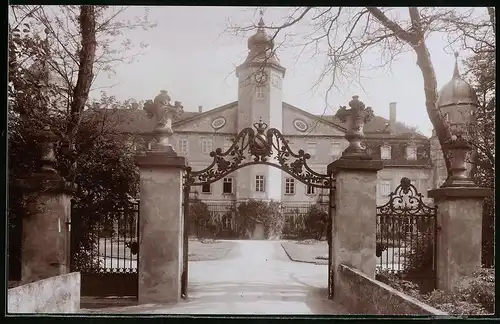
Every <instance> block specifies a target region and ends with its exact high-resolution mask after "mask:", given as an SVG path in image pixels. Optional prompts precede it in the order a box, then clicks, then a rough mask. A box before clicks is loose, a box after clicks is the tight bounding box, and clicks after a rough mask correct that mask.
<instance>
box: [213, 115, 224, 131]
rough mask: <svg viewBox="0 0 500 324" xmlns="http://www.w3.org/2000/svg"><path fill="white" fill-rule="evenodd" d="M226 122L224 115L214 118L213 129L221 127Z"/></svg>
mask: <svg viewBox="0 0 500 324" xmlns="http://www.w3.org/2000/svg"><path fill="white" fill-rule="evenodd" d="M225 124H226V119H225V118H224V117H217V118H215V119H214V120H212V127H213V129H219V128H221V127H222V126H224V125H225Z"/></svg>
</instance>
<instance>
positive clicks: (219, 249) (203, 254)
mask: <svg viewBox="0 0 500 324" xmlns="http://www.w3.org/2000/svg"><path fill="white" fill-rule="evenodd" d="M234 244H235V243H234V242H229V241H208V242H207V243H202V242H200V241H198V240H189V255H188V258H189V261H207V260H218V259H222V258H224V257H226V255H227V254H228V253H229V251H231V249H232V248H233V246H234ZM99 250H100V253H99V254H100V255H101V256H103V255H106V256H107V257H111V256H112V257H113V258H120V259H123V258H125V259H127V260H130V259H131V260H137V255H132V253H131V252H130V249H129V248H127V247H126V246H125V244H124V243H123V242H116V241H114V242H113V244H110V242H109V240H107V241H106V244H104V240H103V239H101V243H100V246H99Z"/></svg>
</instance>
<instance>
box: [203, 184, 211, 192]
mask: <svg viewBox="0 0 500 324" xmlns="http://www.w3.org/2000/svg"><path fill="white" fill-rule="evenodd" d="M201 192H202V193H211V192H212V185H211V184H210V183H208V184H204V185H202V186H201Z"/></svg>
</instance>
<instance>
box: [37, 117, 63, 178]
mask: <svg viewBox="0 0 500 324" xmlns="http://www.w3.org/2000/svg"><path fill="white" fill-rule="evenodd" d="M36 137H37V140H38V142H39V143H40V146H39V147H40V151H41V152H40V153H41V158H40V168H39V170H38V172H37V175H38V176H40V177H43V178H47V179H51V180H60V179H61V176H60V175H59V173H58V172H57V170H56V169H55V165H56V155H55V145H56V143H57V141H58V140H59V137H58V136H57V135H56V134H54V132H53V131H52V129H51V128H50V126H45V127H44V128H43V130H42V131H41V132H40V133H39V134H38V135H37V136H36Z"/></svg>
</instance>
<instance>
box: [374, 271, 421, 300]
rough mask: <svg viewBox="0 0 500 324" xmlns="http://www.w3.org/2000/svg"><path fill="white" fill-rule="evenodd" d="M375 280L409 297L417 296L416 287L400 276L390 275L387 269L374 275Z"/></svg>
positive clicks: (417, 289) (417, 290)
mask: <svg viewBox="0 0 500 324" xmlns="http://www.w3.org/2000/svg"><path fill="white" fill-rule="evenodd" d="M375 279H376V280H378V281H380V282H383V283H385V284H387V285H389V286H391V287H392V288H394V289H396V290H399V291H401V292H403V293H405V294H407V295H409V296H412V297H416V296H418V295H419V288H418V285H416V284H414V283H413V282H411V281H408V280H404V279H403V278H402V277H401V276H400V275H398V274H395V273H392V272H391V271H389V270H387V269H383V270H380V271H379V272H378V273H377V274H376V275H375Z"/></svg>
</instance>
